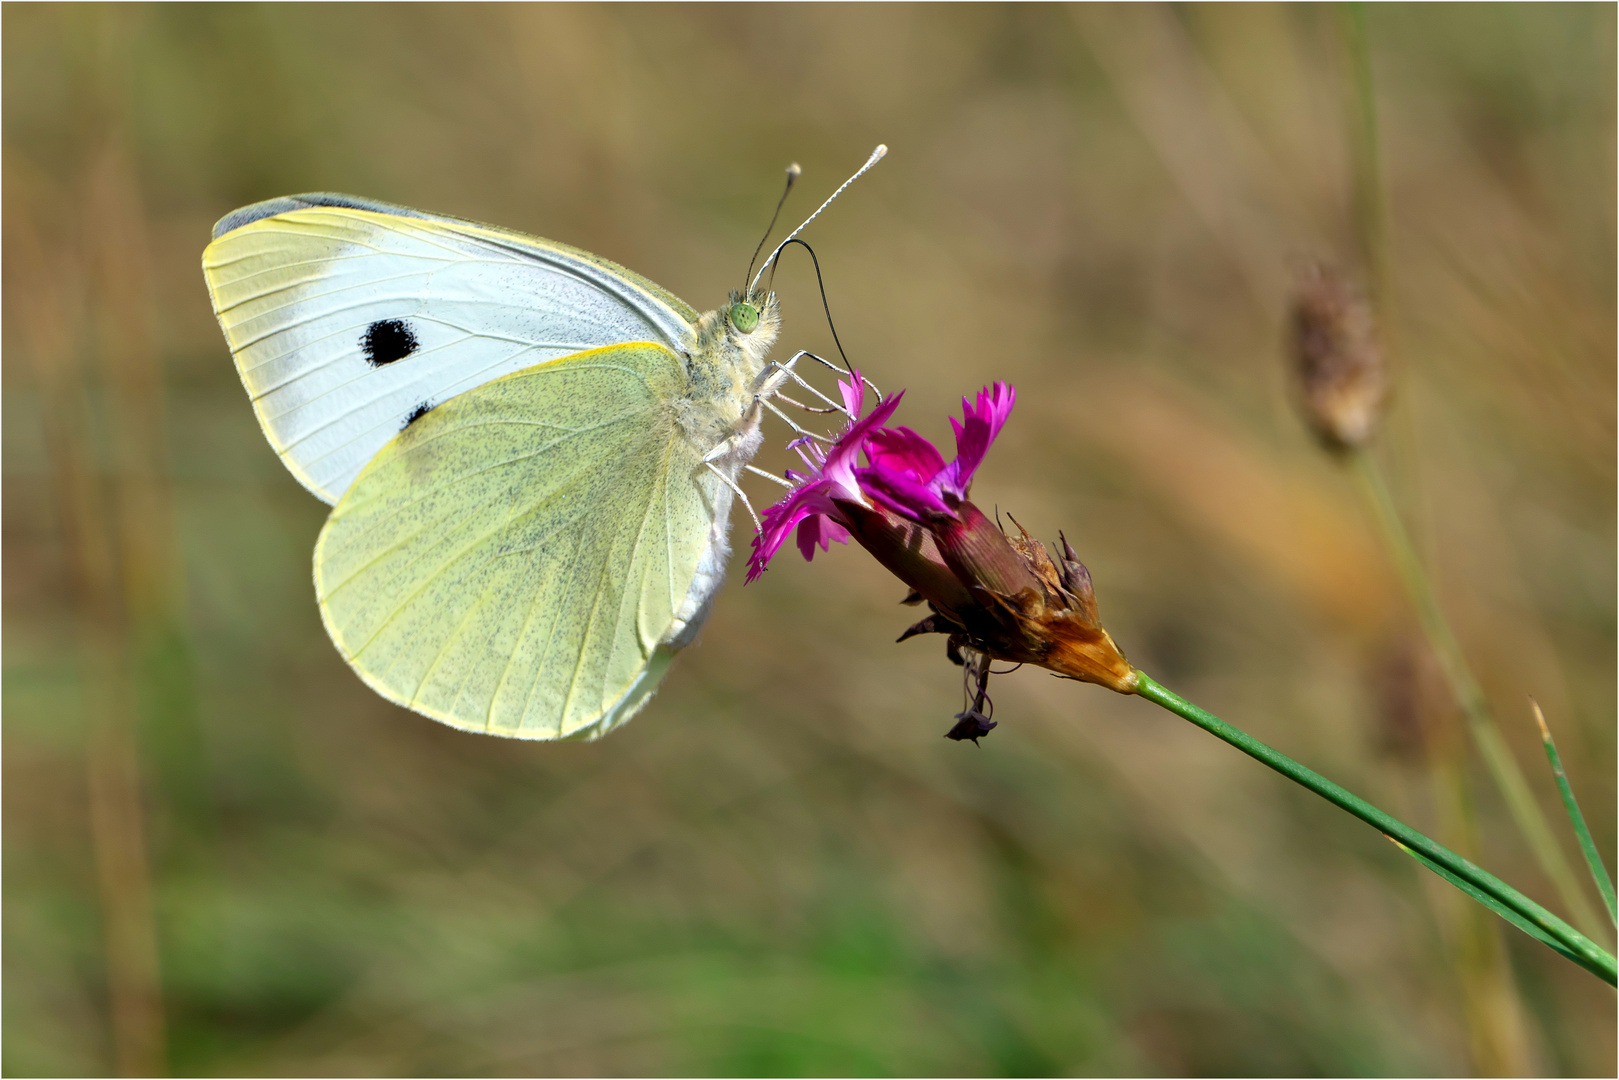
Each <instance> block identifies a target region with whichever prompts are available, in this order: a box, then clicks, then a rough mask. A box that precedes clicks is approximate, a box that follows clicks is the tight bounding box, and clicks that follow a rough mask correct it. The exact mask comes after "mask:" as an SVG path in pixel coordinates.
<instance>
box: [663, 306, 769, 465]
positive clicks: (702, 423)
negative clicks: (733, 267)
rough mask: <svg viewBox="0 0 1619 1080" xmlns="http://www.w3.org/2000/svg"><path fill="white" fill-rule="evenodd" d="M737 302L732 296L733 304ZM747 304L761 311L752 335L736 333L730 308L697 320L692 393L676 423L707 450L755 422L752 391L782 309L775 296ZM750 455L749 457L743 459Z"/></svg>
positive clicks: (690, 364)
mask: <svg viewBox="0 0 1619 1080" xmlns="http://www.w3.org/2000/svg"><path fill="white" fill-rule="evenodd" d="M738 298H739V297H738V295H737V294H734V293H733V294H732V302H733V303H734V302H735V301H736V300H737V299H738ZM749 299H750V301H752V302H753V303H754V304H756V305H757V307H758V312H759V320H758V324H757V325H756V326H755V327H754V328H753V330H752V331H751V332H749V333H743V332H742V331H740V330H738V329H737V327H736V326H735V325H734V324H733V323H732V322H731V320H730V319H729V318H728V317H727V313H728V312H729V311H730V305H727V306H726V307H723V308H720V309H718V310H716V311H709V312H706V313H704V314H703V315H702V316H701V317H700V318H699V319H698V321H697V326H696V335H695V341H694V342H693V346H692V348H691V350H690V351H689V352H688V353H687V354H686V370H687V373H688V375H689V377H690V392H689V393H688V394H687V396H686V397H685V398H683V399H682V400H681V401H679V402H677V403H676V405H675V414H676V421H677V422H678V423H679V424H680V427H681V429H682V430H683V431H684V432H685V433H686V436H687V438H689V439H691V440H692V442H694V443H695V444H696V445H698V446H701V447H704V448H705V449H712V448H713V447H716V446H718V445H719V444H720V443H722V442H724V441H725V440H726V439H727V438H730V437H731V436H732V435H734V434H737V433H738V432H739V430H740V429H741V428H742V427H743V426H744V425H746V424H748V423H749V422H752V423H757V419H756V410H754V408H753V401H754V396H755V394H754V387H755V385H756V384H757V382H758V379H759V374H760V372H762V371H763V370H764V366H765V357H766V356H767V355H769V352H770V347H771V345H773V344H774V343H775V340H776V334H777V333H778V332H779V330H780V329H781V306H780V304H779V303H778V302H777V300H776V295H775V294H774V293H770V294H769V295H765V296H761V295H760V294H757V293H755V294H754V295H753V296H751V297H750V298H749ZM752 456H753V455H752V453H751V452H750V453H748V454H747V455H746V456H745V457H743V458H742V459H741V460H742V461H746V460H747V458H749V457H752ZM739 464H740V462H739Z"/></svg>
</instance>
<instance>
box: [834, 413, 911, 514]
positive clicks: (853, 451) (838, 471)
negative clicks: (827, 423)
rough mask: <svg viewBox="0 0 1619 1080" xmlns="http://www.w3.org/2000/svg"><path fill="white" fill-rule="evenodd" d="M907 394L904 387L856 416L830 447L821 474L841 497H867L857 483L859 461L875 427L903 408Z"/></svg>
mask: <svg viewBox="0 0 1619 1080" xmlns="http://www.w3.org/2000/svg"><path fill="white" fill-rule="evenodd" d="M904 396H905V392H904V391H903V390H902V391H900V392H899V393H897V394H895V395H894V396H893V397H891V398H889V399H888V400H886V401H884V402H883V403H882V404H881V405H879V406H877V407H876V408H875V409H873V410H871V415H869V416H862V417H861V418H860V419H859V420H856V421H855V422H854V423H853V424H851V425H850V426H849V430H848V431H845V432H844V433H843V434H842V435H840V436H839V437H838V441H837V442H835V443H833V444H832V446H831V448H830V449H828V450H827V452H826V461H825V462H824V463H823V464H822V466H821V475H822V476H824V477H825V478H826V479H827V480H829V481H831V483H832V484H833V486H834V487H835V488H836V489H837V496H838V498H840V499H847V500H849V501H850V502H864V501H865V500H864V498H862V496H861V495H860V488H859V486H858V485H857V484H856V483H855V479H854V467H855V462H856V460H857V457H858V455H859V453H860V449H861V447H863V446H864V445H865V443H866V439H867V438H868V437H869V436H870V434H871V431H872V429H873V428H881V427H882V424H883V422H884V421H886V420H887V419H888V418H889V417H890V416H893V415H894V410H895V409H897V408H899V402H900V398H902V397H904Z"/></svg>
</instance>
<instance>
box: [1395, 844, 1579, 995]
mask: <svg viewBox="0 0 1619 1080" xmlns="http://www.w3.org/2000/svg"><path fill="white" fill-rule="evenodd" d="M1389 839H1390V841H1391V842H1392V843H1393V844H1394V846H1395V847H1397V848H1399V849H1400V850H1401V851H1403V852H1405V853H1406V854H1407V855H1409V856H1411V857H1412V858H1413V859H1415V860H1417V862H1419V863H1421V864H1422V865H1423V866H1426V867H1427V868H1428V869H1429V870H1432V871H1433V872H1434V873H1436V874H1438V875H1439V876H1440V877H1442V878H1444V879H1445V880H1446V881H1448V882H1450V883H1451V884H1452V885H1454V886H1456V887H1457V888H1458V889H1460V890H1461V891H1462V892H1464V893H1466V894H1467V895H1468V896H1471V897H1472V898H1473V899H1474V900H1477V901H1478V902H1479V903H1481V904H1483V905H1484V906H1485V907H1487V908H1489V909H1490V910H1491V911H1493V912H1495V913H1496V914H1497V915H1499V916H1501V917H1502V918H1503V919H1505V920H1506V921H1507V922H1509V923H1511V924H1512V925H1513V926H1516V927H1517V928H1518V929H1519V930H1522V931H1523V932H1524V933H1526V934H1528V935H1529V936H1530V937H1532V938H1534V939H1535V940H1536V941H1539V942H1540V943H1541V944H1542V945H1545V946H1546V947H1547V948H1549V949H1553V950H1555V951H1557V952H1559V953H1562V954H1563V955H1564V956H1566V957H1568V958H1569V959H1570V960H1572V961H1574V962H1575V963H1576V964H1578V963H1580V958H1579V957H1578V956H1577V955H1575V953H1574V951H1573V950H1572V949H1570V948H1569V947H1568V946H1567V945H1564V944H1563V943H1562V942H1561V941H1558V940H1557V939H1556V938H1554V937H1552V936H1551V935H1550V934H1548V933H1547V932H1546V931H1544V930H1542V929H1541V928H1540V927H1538V926H1536V925H1535V924H1534V923H1532V922H1530V921H1529V920H1528V919H1526V918H1524V917H1523V916H1522V915H1519V914H1518V913H1517V912H1516V911H1513V910H1512V909H1511V908H1509V907H1507V906H1506V905H1505V904H1503V903H1501V902H1500V901H1499V900H1497V899H1496V898H1495V897H1493V896H1491V895H1490V894H1488V893H1486V892H1484V891H1483V890H1481V889H1476V888H1474V887H1473V886H1472V885H1469V884H1468V883H1467V882H1465V881H1463V880H1462V879H1461V878H1459V877H1457V876H1456V875H1455V874H1453V873H1451V872H1450V871H1449V870H1446V869H1445V868H1444V867H1443V866H1440V865H1439V864H1438V863H1436V862H1434V861H1433V860H1432V859H1430V858H1428V857H1427V856H1426V855H1424V854H1422V853H1421V852H1420V851H1413V850H1412V849H1411V848H1408V847H1406V846H1405V845H1404V844H1402V843H1400V842H1399V841H1398V840H1395V839H1394V838H1393V837H1390V838H1389Z"/></svg>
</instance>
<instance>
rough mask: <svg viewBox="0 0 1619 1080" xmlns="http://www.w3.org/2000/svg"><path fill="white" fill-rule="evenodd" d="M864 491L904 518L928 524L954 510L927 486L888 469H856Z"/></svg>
mask: <svg viewBox="0 0 1619 1080" xmlns="http://www.w3.org/2000/svg"><path fill="white" fill-rule="evenodd" d="M855 476H856V477H857V478H859V480H860V489H861V490H862V491H864V492H865V493H866V494H867V495H869V496H871V498H872V499H873V500H874V501H875V502H877V503H879V504H881V505H882V506H884V507H886V508H887V509H889V510H892V511H893V512H894V513H896V514H898V515H900V516H901V517H905V518H909V519H910V520H912V521H915V522H917V523H918V524H926V523H927V520H928V517H929V516H930V515H933V514H950V513H951V510H950V507H948V506H946V505H945V503H944V500H943V499H941V498H939V496H938V493H937V492H935V491H934V490H933V489H932V488H931V487H929V486H928V485H926V484H919V483H917V482H916V481H915V480H912V479H911V478H910V477H909V476H907V475H905V474H904V473H902V472H890V471H888V470H885V469H877V468H871V469H856V470H855Z"/></svg>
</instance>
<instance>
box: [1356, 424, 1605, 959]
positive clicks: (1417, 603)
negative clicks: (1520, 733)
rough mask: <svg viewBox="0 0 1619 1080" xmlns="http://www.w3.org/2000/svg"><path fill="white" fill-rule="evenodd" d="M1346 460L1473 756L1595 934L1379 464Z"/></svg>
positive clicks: (1362, 457) (1363, 457) (1591, 914)
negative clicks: (1372, 511)
mask: <svg viewBox="0 0 1619 1080" xmlns="http://www.w3.org/2000/svg"><path fill="white" fill-rule="evenodd" d="M1350 461H1351V464H1352V465H1353V466H1354V469H1355V473H1356V475H1357V476H1358V477H1359V479H1360V481H1361V484H1362V487H1364V488H1365V490H1366V495H1367V498H1368V499H1369V500H1370V501H1371V503H1372V506H1373V508H1374V509H1375V510H1376V512H1377V520H1378V525H1379V526H1380V527H1381V529H1382V532H1383V538H1384V541H1385V542H1386V543H1387V544H1388V547H1389V550H1390V552H1392V553H1393V555H1394V563H1395V568H1396V569H1397V570H1398V572H1399V575H1400V580H1401V582H1402V583H1403V584H1404V585H1405V589H1406V592H1407V593H1408V594H1409V595H1410V597H1411V603H1412V605H1413V606H1414V607H1415V608H1416V610H1417V621H1418V622H1419V623H1421V625H1422V632H1423V635H1424V636H1425V637H1426V638H1427V639H1428V643H1429V644H1430V645H1431V646H1432V647H1433V650H1434V653H1435V654H1436V655H1437V656H1438V658H1439V666H1440V668H1441V669H1443V671H1444V673H1445V680H1446V681H1447V682H1448V683H1449V684H1450V689H1451V693H1452V694H1454V695H1455V697H1456V701H1457V703H1458V704H1460V705H1461V708H1462V713H1463V715H1464V716H1466V718H1467V731H1468V734H1469V735H1471V736H1472V739H1473V744H1474V745H1475V746H1477V747H1478V751H1479V756H1480V757H1482V758H1483V759H1484V767H1485V768H1486V769H1487V770H1489V773H1490V778H1491V779H1492V780H1494V781H1495V786H1496V788H1497V789H1498V790H1499V791H1500V792H1501V797H1502V798H1503V799H1504V800H1505V801H1506V804H1507V810H1508V811H1509V812H1510V813H1511V814H1512V819H1513V821H1514V822H1516V823H1517V826H1518V831H1520V832H1521V833H1523V836H1524V839H1525V840H1527V841H1528V842H1529V850H1530V851H1532V852H1533V853H1534V856H1535V860H1536V861H1537V862H1539V863H1540V869H1541V871H1542V872H1543V873H1545V875H1546V877H1547V879H1548V880H1550V881H1551V883H1552V885H1553V887H1554V888H1556V889H1557V895H1558V896H1560V897H1561V898H1562V900H1563V903H1564V905H1566V906H1567V908H1568V910H1569V913H1570V914H1571V915H1572V916H1573V917H1574V921H1575V922H1576V923H1578V924H1579V925H1580V927H1581V928H1583V929H1584V930H1585V932H1586V933H1588V934H1592V935H1603V933H1604V927H1603V922H1602V919H1601V917H1600V916H1599V915H1597V913H1596V909H1595V908H1593V907H1592V906H1591V902H1590V900H1589V899H1588V898H1587V897H1586V894H1585V891H1584V890H1583V889H1582V888H1581V887H1580V882H1579V877H1578V876H1577V875H1576V874H1575V873H1574V867H1573V866H1572V865H1571V864H1570V863H1569V861H1568V857H1567V856H1566V855H1564V854H1563V848H1562V845H1560V844H1559V843H1558V842H1557V838H1556V837H1555V836H1554V835H1553V833H1552V829H1551V824H1550V823H1549V822H1548V821H1547V820H1546V815H1545V813H1544V812H1543V811H1542V810H1541V808H1540V803H1539V802H1537V801H1536V800H1535V795H1534V792H1533V791H1531V790H1530V788H1529V781H1528V780H1526V779H1525V778H1524V775H1523V770H1522V769H1520V768H1519V767H1518V761H1517V759H1516V758H1514V757H1513V756H1512V751H1511V750H1510V749H1509V748H1508V747H1507V741H1506V739H1504V738H1503V737H1502V736H1501V730H1500V728H1499V727H1497V726H1496V722H1495V717H1494V716H1493V715H1492V714H1491V712H1490V706H1489V702H1488V700H1487V699H1486V698H1485V696H1484V689H1483V687H1481V686H1479V684H1478V680H1477V679H1476V678H1474V677H1473V671H1472V668H1470V667H1469V666H1468V664H1467V658H1466V656H1465V655H1464V654H1463V653H1462V647H1461V643H1460V642H1458V641H1457V640H1456V634H1455V632H1454V631H1452V630H1451V627H1450V621H1449V620H1448V619H1446V618H1445V613H1444V611H1443V610H1442V609H1441V608H1440V607H1439V598H1438V596H1437V595H1435V593H1434V588H1433V581H1432V580H1431V579H1430V578H1429V577H1428V574H1427V571H1426V570H1424V569H1423V566H1422V560H1421V559H1419V558H1418V557H1417V551H1416V547H1415V546H1414V545H1413V544H1412V543H1411V535H1410V534H1409V533H1407V532H1406V531H1405V525H1404V523H1403V522H1402V521H1401V520H1400V514H1399V511H1398V510H1397V509H1396V508H1395V506H1394V498H1393V496H1392V495H1390V494H1389V489H1388V485H1387V484H1386V483H1384V481H1383V473H1382V470H1381V469H1379V468H1378V467H1377V462H1376V461H1375V460H1374V459H1373V458H1372V456H1371V455H1370V454H1367V453H1364V452H1361V453H1355V454H1351V455H1350Z"/></svg>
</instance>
